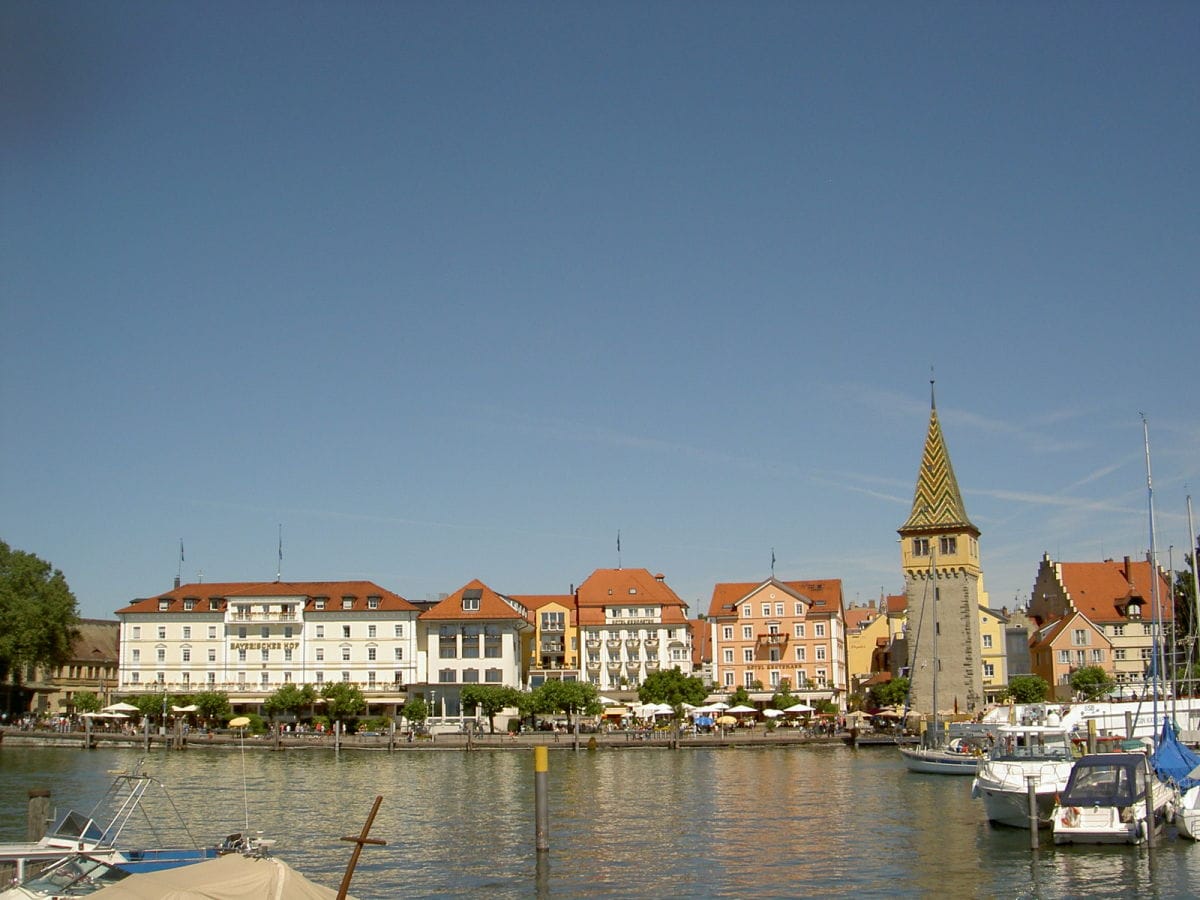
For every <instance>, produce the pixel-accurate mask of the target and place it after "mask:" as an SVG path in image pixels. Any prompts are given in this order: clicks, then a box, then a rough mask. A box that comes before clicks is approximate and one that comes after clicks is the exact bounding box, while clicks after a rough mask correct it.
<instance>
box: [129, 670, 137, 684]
mask: <svg viewBox="0 0 1200 900" xmlns="http://www.w3.org/2000/svg"><path fill="white" fill-rule="evenodd" d="M130 681H132V682H133V683H134V684H137V683H138V673H137V672H134V673H132V674H131V675H130Z"/></svg>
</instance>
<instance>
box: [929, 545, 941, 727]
mask: <svg viewBox="0 0 1200 900" xmlns="http://www.w3.org/2000/svg"><path fill="white" fill-rule="evenodd" d="M936 542H937V536H936V535H931V536H930V539H929V581H930V585H931V587H932V588H933V660H932V665H933V673H932V674H933V689H932V691H930V694H931V699H932V700H933V741H934V746H935V747H940V746H941V745H942V731H941V723H940V722H939V721H938V695H937V687H938V670H939V669H941V667H942V664H941V661H940V659H939V658H938V586H937V544H936Z"/></svg>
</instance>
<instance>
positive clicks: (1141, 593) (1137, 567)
mask: <svg viewBox="0 0 1200 900" xmlns="http://www.w3.org/2000/svg"><path fill="white" fill-rule="evenodd" d="M1059 565H1060V567H1061V568H1060V571H1061V572H1062V579H1061V580H1062V585H1063V587H1064V588H1065V589H1066V591H1067V593H1068V594H1069V595H1070V598H1071V603H1072V605H1073V606H1074V607H1075V609H1077V610H1079V611H1080V612H1081V613H1083V614H1084V615H1085V616H1087V617H1088V619H1090V620H1091V621H1092V622H1097V623H1106V622H1124V621H1127V620H1126V617H1125V615H1124V613H1123V609H1124V607H1125V606H1126V604H1127V603H1128V602H1129V598H1130V597H1131V596H1134V597H1140V598H1141V599H1142V600H1143V601H1144V604H1143V606H1142V618H1143V619H1146V620H1149V619H1151V618H1154V610H1153V609H1152V593H1151V585H1150V563H1148V562H1132V561H1131V562H1130V564H1129V573H1128V574H1127V573H1126V571H1125V563H1124V562H1123V561H1121V562H1117V561H1113V560H1108V561H1106V562H1085V563H1068V562H1065V563H1060V564H1059ZM1130 575H1132V581H1133V587H1132V591H1131V590H1130V584H1129V581H1130V577H1129V576H1130ZM1158 585H1159V587H1158V591H1159V594H1158V596H1159V602H1160V604H1161V606H1162V618H1163V620H1164V621H1168V622H1169V621H1170V620H1171V619H1172V618H1173V616H1174V610H1173V609H1172V603H1171V588H1170V585H1169V584H1168V582H1167V580H1166V578H1164V577H1161V576H1160V577H1159V581H1158Z"/></svg>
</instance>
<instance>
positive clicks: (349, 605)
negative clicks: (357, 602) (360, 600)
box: [342, 597, 354, 609]
mask: <svg viewBox="0 0 1200 900" xmlns="http://www.w3.org/2000/svg"><path fill="white" fill-rule="evenodd" d="M353 608H354V598H353V597H343V598H342V609H353Z"/></svg>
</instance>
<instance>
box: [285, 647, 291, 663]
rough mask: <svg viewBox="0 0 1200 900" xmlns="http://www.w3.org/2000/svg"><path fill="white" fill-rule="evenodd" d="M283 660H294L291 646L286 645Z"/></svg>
mask: <svg viewBox="0 0 1200 900" xmlns="http://www.w3.org/2000/svg"><path fill="white" fill-rule="evenodd" d="M283 661H284V662H291V661H292V648H291V647H286V648H284V651H283Z"/></svg>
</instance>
